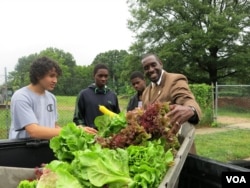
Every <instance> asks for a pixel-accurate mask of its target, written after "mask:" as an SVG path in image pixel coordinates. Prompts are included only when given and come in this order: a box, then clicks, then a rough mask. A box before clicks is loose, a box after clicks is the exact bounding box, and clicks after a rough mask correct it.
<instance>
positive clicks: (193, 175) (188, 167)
mask: <svg viewBox="0 0 250 188" xmlns="http://www.w3.org/2000/svg"><path fill="white" fill-rule="evenodd" d="M222 172H250V169H248V168H244V167H241V166H238V165H233V164H228V163H222V162H218V161H215V160H212V159H209V158H205V157H201V156H197V155H192V154H188V156H187V158H186V161H185V163H184V165H183V167H182V171H181V173H180V176H179V184H178V188H221V187H222V185H221V174H222Z"/></svg>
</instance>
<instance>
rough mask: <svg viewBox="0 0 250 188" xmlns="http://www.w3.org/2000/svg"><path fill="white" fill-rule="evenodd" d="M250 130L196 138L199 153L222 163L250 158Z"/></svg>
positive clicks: (231, 131) (238, 130) (218, 133)
mask: <svg viewBox="0 0 250 188" xmlns="http://www.w3.org/2000/svg"><path fill="white" fill-rule="evenodd" d="M249 135H250V130H247V129H244V130H243V129H235V130H229V131H225V132H217V133H212V134H203V135H196V136H195V144H196V149H197V153H198V155H200V156H204V157H207V158H210V159H214V160H217V161H222V162H229V161H232V160H239V159H244V158H248V157H250V144H249V143H250V136H249Z"/></svg>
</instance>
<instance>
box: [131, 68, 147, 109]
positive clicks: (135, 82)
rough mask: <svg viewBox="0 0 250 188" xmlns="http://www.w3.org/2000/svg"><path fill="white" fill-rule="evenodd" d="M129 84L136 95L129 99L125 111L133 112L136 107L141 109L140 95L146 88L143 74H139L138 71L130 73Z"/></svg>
mask: <svg viewBox="0 0 250 188" xmlns="http://www.w3.org/2000/svg"><path fill="white" fill-rule="evenodd" d="M130 82H131V84H132V86H133V88H134V89H135V90H136V91H137V93H136V94H135V95H134V96H133V97H131V98H130V100H129V103H128V105H127V111H131V110H134V109H135V108H137V107H142V100H141V98H142V93H143V91H144V89H145V88H146V80H145V78H144V75H143V73H141V72H140V71H134V72H132V74H131V75H130Z"/></svg>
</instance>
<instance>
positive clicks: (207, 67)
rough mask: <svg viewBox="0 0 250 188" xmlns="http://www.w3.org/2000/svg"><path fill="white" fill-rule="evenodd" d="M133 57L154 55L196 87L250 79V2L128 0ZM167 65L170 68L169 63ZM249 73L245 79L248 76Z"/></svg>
mask: <svg viewBox="0 0 250 188" xmlns="http://www.w3.org/2000/svg"><path fill="white" fill-rule="evenodd" d="M128 4H129V10H130V12H131V15H132V18H131V19H130V20H129V22H128V25H129V28H130V29H131V30H132V31H133V32H134V33H136V42H135V43H134V44H133V45H132V46H131V50H132V53H133V54H135V55H136V56H138V54H140V55H141V54H142V53H147V52H155V53H157V54H158V55H159V57H160V58H161V59H162V61H163V63H164V68H165V69H166V70H168V71H172V72H179V73H183V74H185V75H186V76H187V77H188V79H189V80H190V81H193V82H196V83H201V82H202V83H207V84H211V83H216V82H218V81H223V80H225V79H224V78H230V77H231V78H234V79H235V78H236V77H240V79H238V82H241V83H244V82H245V81H247V80H249V77H248V78H246V75H249V74H247V73H249V68H248V67H249V66H247V65H248V64H249V63H250V58H249V57H250V27H249V26H250V14H249V12H250V1H249V0H128ZM165 63H166V64H165ZM244 75H245V76H244Z"/></svg>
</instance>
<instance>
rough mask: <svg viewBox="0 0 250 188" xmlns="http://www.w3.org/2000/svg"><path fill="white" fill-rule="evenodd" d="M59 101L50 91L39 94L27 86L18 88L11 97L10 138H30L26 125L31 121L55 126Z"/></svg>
mask: <svg viewBox="0 0 250 188" xmlns="http://www.w3.org/2000/svg"><path fill="white" fill-rule="evenodd" d="M55 122H57V103H56V98H55V96H54V95H53V94H52V93H50V92H49V91H45V94H44V95H38V94H36V93H34V92H33V91H31V90H30V89H29V88H28V87H27V86H26V87H23V88H21V89H19V90H17V91H16V92H15V93H14V95H13V96H12V98H11V127H10V131H9V139H18V138H29V137H30V136H29V135H28V133H27V132H26V131H25V129H24V127H25V126H26V125H28V124H31V123H36V124H39V125H41V126H46V127H55Z"/></svg>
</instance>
